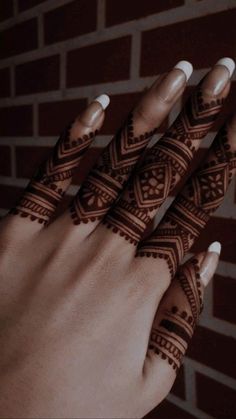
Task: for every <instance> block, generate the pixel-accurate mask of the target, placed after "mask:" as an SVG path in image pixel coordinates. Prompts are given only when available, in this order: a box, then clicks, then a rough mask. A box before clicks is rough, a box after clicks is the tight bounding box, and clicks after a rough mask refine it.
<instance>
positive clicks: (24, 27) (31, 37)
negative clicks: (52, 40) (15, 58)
mask: <svg viewBox="0 0 236 419" xmlns="http://www.w3.org/2000/svg"><path fill="white" fill-rule="evenodd" d="M0 37H1V49H0V58H1V59H3V58H7V57H10V56H12V55H16V54H21V53H23V52H26V51H30V50H32V49H35V48H37V46H38V34H37V19H36V18H33V19H30V20H27V21H25V22H23V23H19V24H17V25H14V26H12V27H11V28H8V29H5V30H3V31H1V32H0Z"/></svg>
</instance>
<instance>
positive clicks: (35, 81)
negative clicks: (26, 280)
mask: <svg viewBox="0 0 236 419" xmlns="http://www.w3.org/2000/svg"><path fill="white" fill-rule="evenodd" d="M59 65H60V63H59V55H53V56H51V57H47V58H41V59H39V60H35V61H30V62H28V63H25V64H20V65H17V66H16V94H17V95H27V94H30V93H36V92H43V91H49V90H56V89H58V88H59Z"/></svg>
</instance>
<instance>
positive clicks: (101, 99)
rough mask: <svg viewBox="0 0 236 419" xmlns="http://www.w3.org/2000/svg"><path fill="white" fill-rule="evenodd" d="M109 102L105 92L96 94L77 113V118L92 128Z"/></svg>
mask: <svg viewBox="0 0 236 419" xmlns="http://www.w3.org/2000/svg"><path fill="white" fill-rule="evenodd" d="M109 103H110V98H109V96H107V95H105V94H103V95H100V96H97V97H96V98H95V99H93V101H92V102H91V103H90V104H89V105H88V106H87V108H86V109H85V110H84V111H83V112H82V113H81V114H80V115H79V120H80V121H81V122H82V123H83V124H84V125H86V126H87V127H89V128H92V127H93V126H94V125H95V124H96V123H97V122H98V121H99V119H100V118H101V115H102V113H103V111H104V109H106V108H107V106H108V105H109Z"/></svg>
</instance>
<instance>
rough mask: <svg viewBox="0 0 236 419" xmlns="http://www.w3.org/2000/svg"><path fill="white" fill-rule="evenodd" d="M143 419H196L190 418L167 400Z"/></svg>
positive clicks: (194, 417) (188, 414) (194, 418)
mask: <svg viewBox="0 0 236 419" xmlns="http://www.w3.org/2000/svg"><path fill="white" fill-rule="evenodd" d="M143 419H196V416H192V415H191V414H190V413H188V412H186V411H185V410H183V409H181V408H180V407H178V406H176V405H174V404H173V403H170V402H169V401H168V400H164V401H163V402H162V403H161V404H160V405H159V406H157V407H155V409H153V410H152V411H151V412H150V413H148V414H147V415H146V416H144V418H143Z"/></svg>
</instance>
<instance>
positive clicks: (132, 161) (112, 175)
mask: <svg viewBox="0 0 236 419" xmlns="http://www.w3.org/2000/svg"><path fill="white" fill-rule="evenodd" d="M133 125H134V124H133V110H132V111H130V112H129V114H128V116H127V118H126V120H125V121H124V124H123V126H122V127H121V128H120V129H119V130H118V131H117V133H116V134H115V136H114V137H113V139H112V141H111V142H110V144H108V146H107V147H106V148H105V150H104V152H103V153H102V155H101V156H100V157H99V159H98V161H97V162H96V164H95V166H94V168H93V169H92V170H91V171H90V173H89V176H88V177H87V179H85V181H84V183H83V184H82V186H81V188H80V189H79V191H78V194H77V195H76V197H75V199H73V200H72V202H71V203H70V206H69V209H70V214H71V217H72V220H73V223H74V224H80V223H81V222H83V223H87V222H88V221H95V220H100V219H102V218H103V216H104V215H105V214H106V213H107V211H108V209H109V208H110V207H111V205H112V204H113V203H114V202H115V201H116V199H117V197H118V195H119V194H120V192H121V190H122V189H123V187H124V184H125V183H126V181H127V179H128V178H129V176H130V173H131V171H132V170H133V168H134V166H135V165H136V163H137V161H138V159H139V157H140V155H141V154H142V152H143V150H144V149H145V147H146V146H147V143H148V141H149V139H150V138H151V137H152V136H153V134H154V133H155V132H156V131H157V128H155V129H153V130H152V131H149V132H145V133H143V134H142V135H139V136H134V126H133Z"/></svg>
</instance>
